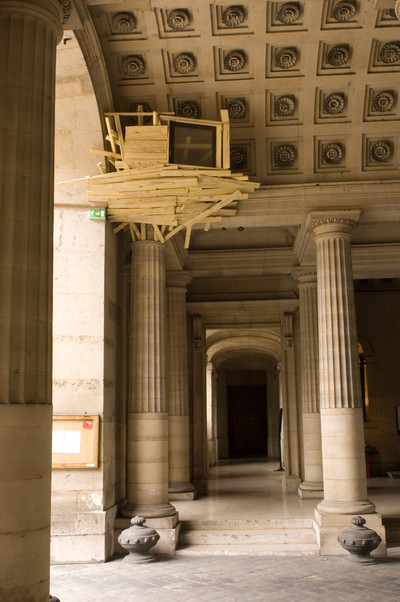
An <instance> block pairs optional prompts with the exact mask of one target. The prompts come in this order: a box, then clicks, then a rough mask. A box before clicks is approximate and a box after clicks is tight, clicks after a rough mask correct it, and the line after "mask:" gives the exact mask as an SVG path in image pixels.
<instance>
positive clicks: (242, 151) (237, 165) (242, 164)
mask: <svg viewBox="0 0 400 602" xmlns="http://www.w3.org/2000/svg"><path fill="white" fill-rule="evenodd" d="M230 157H231V169H233V170H239V169H246V168H247V149H246V148H245V147H243V146H234V147H232V148H231V151H230Z"/></svg>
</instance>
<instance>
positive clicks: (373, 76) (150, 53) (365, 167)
mask: <svg viewBox="0 0 400 602" xmlns="http://www.w3.org/2000/svg"><path fill="white" fill-rule="evenodd" d="M85 4H86V6H87V10H88V12H89V14H90V17H91V20H92V23H93V25H94V27H95V29H96V32H97V36H98V38H99V40H100V45H101V49H102V53H103V55H104V61H105V64H106V67H107V71H108V76H109V81H110V84H111V89H112V95H113V101H114V108H115V110H119V111H129V110H136V109H137V107H138V105H139V104H141V105H143V106H144V108H145V109H151V110H157V111H163V112H164V111H174V112H175V113H176V114H179V115H185V116H188V117H194V118H196V117H203V118H206V119H216V118H218V117H219V109H221V108H227V109H228V111H229V115H230V120H231V165H232V168H233V169H235V170H238V171H241V172H244V173H246V174H249V175H250V176H253V177H254V178H255V179H257V180H258V181H260V182H261V183H263V184H271V185H274V184H296V183H305V182H307V183H310V182H321V181H322V182H335V181H349V180H350V181H351V180H353V181H354V180H364V181H365V180H375V179H382V178H383V179H396V178H397V177H398V168H399V118H400V104H399V100H398V96H399V83H400V21H399V20H398V19H397V18H396V15H395V12H394V8H392V9H390V8H383V9H378V10H377V9H376V7H375V5H374V3H373V2H367V1H366V0H363V1H360V0H346V1H342V0H307V1H299V2H270V1H265V0H253V1H251V2H250V1H248V2H243V3H239V4H230V3H227V2H210V1H209V0H208V1H207V0H201V1H199V0H197V1H195V0H186V2H185V4H184V5H182V4H180V3H177V2H176V0H163V1H158V0H126V1H125V2H118V3H117V2H115V3H110V2H105V1H104V0H86V3H85ZM393 6H394V4H393Z"/></svg>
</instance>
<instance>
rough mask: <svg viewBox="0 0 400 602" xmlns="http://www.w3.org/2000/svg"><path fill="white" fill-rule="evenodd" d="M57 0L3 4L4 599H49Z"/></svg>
mask: <svg viewBox="0 0 400 602" xmlns="http://www.w3.org/2000/svg"><path fill="white" fill-rule="evenodd" d="M61 21H62V10H61V6H60V4H59V3H58V2H57V0H20V1H18V2H16V1H15V0H14V1H13V0H2V1H1V2H0V64H1V69H0V109H1V110H0V131H1V133H2V144H1V146H0V207H1V212H0V291H1V293H0V566H1V593H0V597H1V599H4V600H7V602H14V601H19V600H30V601H32V602H43V600H45V599H47V600H48V597H49V566H50V478H51V418H52V412H51V306H52V299H51V298H52V234H53V222H52V215H53V186H54V180H53V168H54V160H53V149H54V97H55V54H56V45H57V43H58V41H59V40H60V38H61V34H62V29H61Z"/></svg>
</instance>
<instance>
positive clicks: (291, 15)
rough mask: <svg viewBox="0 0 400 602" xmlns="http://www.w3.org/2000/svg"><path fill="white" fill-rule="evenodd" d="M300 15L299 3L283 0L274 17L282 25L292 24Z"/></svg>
mask: <svg viewBox="0 0 400 602" xmlns="http://www.w3.org/2000/svg"><path fill="white" fill-rule="evenodd" d="M299 17H300V5H299V4H298V3H297V2H285V4H283V5H282V6H281V7H280V8H279V9H278V11H277V13H276V19H277V21H279V22H280V23H282V24H283V25H292V23H296V21H297V20H298V19H299Z"/></svg>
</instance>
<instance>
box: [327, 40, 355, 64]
mask: <svg viewBox="0 0 400 602" xmlns="http://www.w3.org/2000/svg"><path fill="white" fill-rule="evenodd" d="M349 57H350V51H349V47H348V46H347V44H342V45H338V46H334V47H333V48H331V49H330V50H329V51H328V53H327V55H326V61H327V63H328V64H329V65H332V66H333V67H342V66H343V65H345V64H346V63H347V61H348V60H349Z"/></svg>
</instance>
